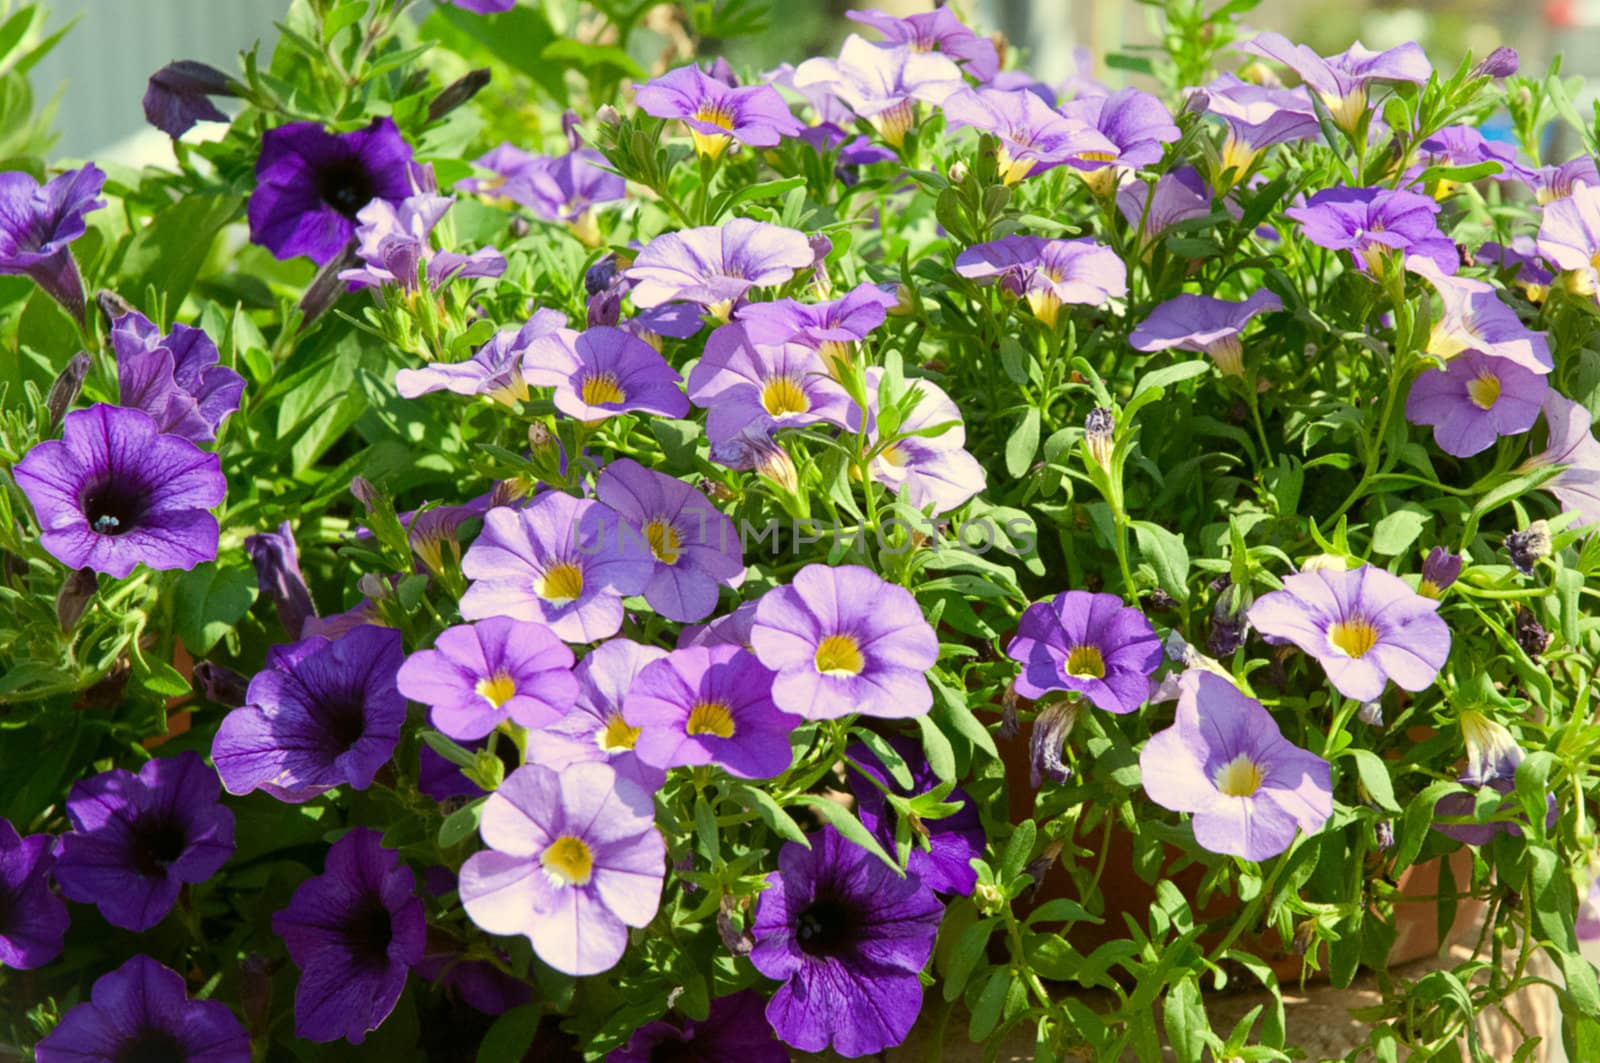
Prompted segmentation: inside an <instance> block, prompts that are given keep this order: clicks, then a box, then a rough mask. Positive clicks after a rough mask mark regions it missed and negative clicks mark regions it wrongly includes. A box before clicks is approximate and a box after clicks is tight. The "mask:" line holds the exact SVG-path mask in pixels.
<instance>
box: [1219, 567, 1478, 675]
mask: <svg viewBox="0 0 1600 1063" xmlns="http://www.w3.org/2000/svg"><path fill="white" fill-rule="evenodd" d="M1438 610H1439V603H1438V602H1436V601H1434V600H1433V599H1431V598H1426V597H1424V596H1422V595H1420V594H1418V593H1417V592H1416V591H1414V590H1412V589H1411V588H1410V587H1408V586H1406V584H1405V582H1404V581H1403V580H1401V579H1400V577H1399V576H1395V575H1393V574H1391V573H1389V572H1385V571H1384V570H1383V569H1381V568H1374V567H1373V566H1371V565H1362V566H1361V567H1360V568H1355V569H1326V568H1324V569H1317V570H1315V571H1311V572H1299V573H1296V574H1294V575H1291V576H1286V577H1284V580H1283V590H1281V591H1272V592H1271V593H1269V594H1264V595H1262V596H1261V597H1260V598H1257V599H1256V601H1255V603H1254V604H1253V605H1251V606H1250V610H1249V614H1248V615H1249V618H1250V623H1251V625H1253V626H1254V627H1255V629H1256V630H1257V631H1259V632H1261V633H1262V634H1263V635H1265V636H1267V637H1268V638H1269V639H1274V640H1278V641H1282V642H1292V643H1294V644H1295V645H1296V646H1298V647H1300V649H1302V650H1303V651H1305V652H1306V653H1308V654H1310V655H1311V656H1313V657H1315V658H1316V659H1317V660H1318V661H1320V662H1321V663H1322V667H1323V669H1324V670H1325V671H1326V672H1327V673H1328V681H1329V682H1331V683H1332V684H1333V685H1334V687H1335V688H1337V689H1338V691H1339V693H1341V694H1343V695H1344V696H1345V697H1347V698H1356V699H1357V700H1360V701H1374V700H1376V699H1377V698H1378V697H1380V696H1381V695H1382V694H1383V689H1384V685H1385V683H1386V682H1387V681H1388V680H1390V679H1393V680H1394V681H1395V684H1396V685H1397V686H1400V687H1402V688H1403V689H1406V690H1411V691H1417V690H1426V689H1427V688H1428V687H1430V686H1432V685H1433V681H1434V679H1435V678H1436V677H1437V676H1438V674H1439V669H1440V668H1442V667H1444V662H1445V658H1446V657H1448V656H1449V655H1450V628H1449V627H1448V626H1446V624H1445V622H1444V621H1443V620H1442V619H1441V618H1440V617H1439V615H1438Z"/></svg>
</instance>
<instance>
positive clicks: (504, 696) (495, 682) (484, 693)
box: [473, 672, 517, 709]
mask: <svg viewBox="0 0 1600 1063" xmlns="http://www.w3.org/2000/svg"><path fill="white" fill-rule="evenodd" d="M473 689H474V690H476V691H477V692H478V696H479V697H481V698H482V699H483V700H485V701H487V702H488V703H489V704H491V705H493V706H494V707H495V708H497V709H498V708H499V707H500V706H502V705H504V704H505V703H506V702H508V701H510V700H511V699H512V698H514V697H516V694H517V683H516V680H514V679H512V678H511V677H510V676H508V675H506V674H505V673H504V672H496V673H495V674H494V675H492V676H490V677H489V678H487V679H480V680H478V685H477V686H476V687H474V688H473Z"/></svg>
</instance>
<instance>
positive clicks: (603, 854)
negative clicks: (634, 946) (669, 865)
mask: <svg viewBox="0 0 1600 1063" xmlns="http://www.w3.org/2000/svg"><path fill="white" fill-rule="evenodd" d="M479 832H480V833H481V834H482V835H483V841H484V844H485V845H487V846H488V848H487V849H485V850H484V851H482V852H478V853H474V854H473V855H472V856H470V857H468V858H467V862H466V863H465V864H463V865H462V868H461V904H462V907H464V908H465V909H466V910H467V915H468V916H469V917H470V918H471V919H472V921H473V922H474V923H476V924H478V926H479V927H481V928H483V929H484V930H486V931H488V932H489V933H491V934H502V935H511V934H524V935H526V936H527V937H528V940H529V941H530V942H532V944H533V951H534V952H535V953H536V954H538V956H539V958H540V959H541V960H543V961H544V962H545V963H547V964H549V965H550V966H551V967H554V968H555V969H556V970H558V971H561V972H563V973H564V974H571V975H579V976H581V975H590V974H599V973H600V972H602V971H606V970H609V969H610V968H612V967H613V966H615V965H616V963H617V961H618V960H620V959H621V958H622V953H623V951H624V950H625V949H626V948H627V945H628V928H629V927H641V926H644V925H646V924H647V923H649V922H650V920H651V919H653V918H655V914H656V909H657V908H658V907H659V906H660V903H661V882H662V879H663V878H664V877H665V875H666V844H665V843H664V842H663V841H662V838H661V833H660V832H659V831H658V830H656V825H655V806H654V804H653V803H652V802H651V800H650V795H649V794H648V793H646V792H645V791H644V790H643V789H641V788H640V787H638V786H636V785H635V784H634V783H632V782H630V781H629V780H627V779H624V778H621V777H619V776H618V775H617V773H616V772H614V771H613V770H612V769H611V768H610V767H609V766H607V765H605V764H597V763H583V764H573V765H571V766H570V767H568V768H566V769H564V770H563V771H561V772H560V773H559V774H558V773H556V772H554V771H551V770H550V769H549V768H545V767H541V766H540V765H537V764H529V765H524V766H523V767H521V768H518V769H517V770H516V771H514V772H512V773H511V774H510V775H509V776H507V777H506V780H505V782H503V783H501V784H500V788H499V789H498V790H496V791H495V792H494V793H492V794H490V795H489V799H488V800H487V801H486V802H485V803H484V806H483V819H482V821H481V823H480V826H479Z"/></svg>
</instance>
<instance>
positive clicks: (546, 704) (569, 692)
mask: <svg viewBox="0 0 1600 1063" xmlns="http://www.w3.org/2000/svg"><path fill="white" fill-rule="evenodd" d="M572 662H573V658H572V651H571V650H569V649H567V647H566V645H565V644H563V643H562V641H561V640H560V639H558V638H556V636H555V634H554V633H553V632H552V631H551V630H550V629H549V628H547V627H545V626H544V625H543V624H535V623H531V622H530V621H527V620H513V619H511V618H510V617H506V616H492V617H489V618H487V619H485V620H480V621H478V622H477V623H475V624H459V625H457V626H456V627H452V628H447V629H446V630H445V631H443V632H442V633H441V634H440V635H439V638H438V640H437V641H436V642H434V644H433V648H432V649H430V650H418V651H417V652H416V653H413V654H412V655H411V656H410V657H408V658H407V659H406V663H405V664H403V665H401V666H400V671H399V672H398V674H396V676H395V682H396V685H397V686H398V687H399V688H400V693H402V694H404V695H405V696H406V697H408V698H410V699H411V700H412V701H418V702H421V703H422V704H424V705H427V706H429V707H430V708H431V709H432V711H431V712H430V713H429V715H428V719H429V720H430V721H432V723H433V726H434V727H436V728H438V729H439V730H440V731H441V732H442V733H444V734H447V735H449V736H450V737H451V738H458V739H468V740H470V739H474V738H482V737H483V736H484V735H486V734H488V733H489V732H490V731H492V730H494V729H495V728H496V727H498V726H499V725H500V724H501V723H502V722H503V721H505V720H510V721H512V722H513V723H515V724H517V725H519V726H521V727H528V728H535V727H543V726H545V725H546V724H549V723H554V722H555V721H557V720H559V719H560V718H561V717H562V716H564V715H565V714H566V711H567V707H568V706H569V705H570V704H571V703H572V699H573V698H574V697H576V696H577V694H578V681H577V680H576V679H574V678H573V677H572Z"/></svg>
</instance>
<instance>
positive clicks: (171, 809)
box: [55, 750, 233, 930]
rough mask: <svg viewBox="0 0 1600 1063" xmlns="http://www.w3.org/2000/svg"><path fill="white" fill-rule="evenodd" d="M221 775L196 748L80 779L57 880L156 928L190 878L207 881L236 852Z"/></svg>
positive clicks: (137, 925)
mask: <svg viewBox="0 0 1600 1063" xmlns="http://www.w3.org/2000/svg"><path fill="white" fill-rule="evenodd" d="M220 797H221V787H220V785H219V784H218V782H217V773H216V772H214V771H212V770H211V768H210V767H208V766H207V765H206V762H205V761H204V760H202V759H201V757H200V754H198V753H196V752H194V751H192V750H190V751H186V752H183V753H180V754H178V755H177V756H176V757H157V758H155V759H153V760H148V761H146V762H145V764H144V766H143V767H142V768H140V769H139V774H137V775H135V774H133V773H132V772H128V771H123V770H122V769H121V768H113V769H112V770H110V771H106V772H101V773H100V774H99V775H96V776H94V777H93V778H89V779H84V780H83V781H81V782H78V783H75V784H73V787H72V790H71V792H70V793H69V794H68V795H67V816H68V818H70V819H71V820H72V828H73V829H72V830H71V831H70V832H69V833H67V834H64V835H62V838H61V850H60V857H59V859H58V860H57V861H56V867H55V878H56V881H57V882H59V883H60V884H61V892H62V893H64V894H66V896H67V897H68V898H69V899H71V900H74V901H79V902H82V903H86V904H94V905H96V906H98V907H99V909H100V914H101V915H103V916H105V918H106V921H107V922H109V923H111V924H112V925H114V926H120V927H122V928H124V929H126V930H149V929H150V928H151V927H153V926H155V925H156V924H157V923H159V922H161V920H162V919H164V918H165V917H166V915H167V913H168V912H170V911H171V910H172V906H173V904H174V903H175V902H176V901H177V899H178V891H179V890H181V889H182V888H183V884H184V883H186V882H204V881H205V880H206V879H208V878H210V877H211V876H212V875H214V874H216V872H217V871H218V870H219V869H220V868H221V867H222V865H223V864H225V863H226V862H227V860H228V857H229V856H231V855H232V854H233V813H232V812H230V811H228V810H227V809H226V808H224V807H223V806H222V805H221V804H220V802H219V798H220Z"/></svg>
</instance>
